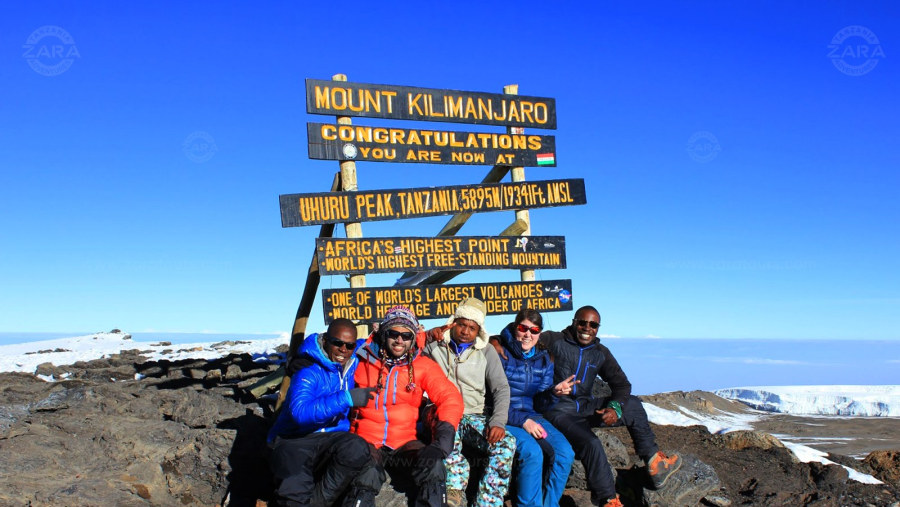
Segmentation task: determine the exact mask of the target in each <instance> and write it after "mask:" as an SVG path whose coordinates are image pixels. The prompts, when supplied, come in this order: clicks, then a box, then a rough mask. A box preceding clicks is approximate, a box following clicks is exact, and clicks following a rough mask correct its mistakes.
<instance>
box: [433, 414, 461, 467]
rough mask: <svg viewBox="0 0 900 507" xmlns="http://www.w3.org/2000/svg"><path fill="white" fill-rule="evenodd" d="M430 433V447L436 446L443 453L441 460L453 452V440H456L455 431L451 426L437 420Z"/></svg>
mask: <svg viewBox="0 0 900 507" xmlns="http://www.w3.org/2000/svg"><path fill="white" fill-rule="evenodd" d="M431 432H432V433H431V445H436V446H437V447H438V449H440V450H441V451H442V452H443V453H444V455H443V457H442V458H441V459H443V458H446V457H447V456H449V455H450V453H451V452H453V440H454V438H456V430H455V429H453V425H452V424H450V423H448V422H446V421H441V420H440V419H438V420H436V421H435V423H434V427H433V428H432V429H431Z"/></svg>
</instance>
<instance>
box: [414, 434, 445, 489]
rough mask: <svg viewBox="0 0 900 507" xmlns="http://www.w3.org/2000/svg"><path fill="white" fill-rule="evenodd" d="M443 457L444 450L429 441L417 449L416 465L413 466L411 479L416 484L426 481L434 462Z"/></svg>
mask: <svg viewBox="0 0 900 507" xmlns="http://www.w3.org/2000/svg"><path fill="white" fill-rule="evenodd" d="M443 459H444V451H442V450H441V448H440V447H439V446H438V445H437V443H431V444H428V445H426V446H425V447H423V448H422V450H421V451H419V455H418V456H416V466H415V468H413V479H414V480H415V481H416V483H417V484H422V483H425V482H428V481H427V479H428V478H429V477H430V476H431V469H432V467H433V466H434V464H435V463H436V462H438V461H443Z"/></svg>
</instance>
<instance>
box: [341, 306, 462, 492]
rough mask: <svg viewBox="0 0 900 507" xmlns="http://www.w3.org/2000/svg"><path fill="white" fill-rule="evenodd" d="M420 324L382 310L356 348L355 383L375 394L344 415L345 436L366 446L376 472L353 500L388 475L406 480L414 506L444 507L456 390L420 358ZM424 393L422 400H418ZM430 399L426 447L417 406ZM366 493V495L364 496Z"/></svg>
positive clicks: (404, 311) (400, 309) (403, 311)
mask: <svg viewBox="0 0 900 507" xmlns="http://www.w3.org/2000/svg"><path fill="white" fill-rule="evenodd" d="M417 335H419V322H418V320H417V319H416V316H415V315H414V314H413V313H412V311H410V310H409V309H408V308H406V307H405V306H395V307H393V308H391V309H389V310H388V312H387V314H386V315H385V317H384V320H383V321H382V322H381V325H380V326H379V328H378V330H377V331H376V332H375V333H373V334H372V336H371V337H369V340H368V341H366V343H365V344H364V345H363V346H362V347H360V348H359V350H358V351H357V358H358V359H359V366H358V367H357V369H356V375H355V380H356V385H357V386H358V387H362V388H372V387H374V388H375V389H376V390H375V399H374V400H370V401H369V402H368V404H366V405H365V406H363V407H359V408H357V409H356V410H355V411H354V412H353V413H352V414H351V416H350V418H351V423H350V431H352V432H354V433H356V434H357V435H359V436H361V437H363V439H365V440H366V441H367V442H369V445H370V449H369V450H370V452H371V454H372V458H373V460H374V462H375V467H374V468H373V469H371V470H369V471H368V472H366V473H363V474H361V476H360V478H359V479H358V480H357V481H356V482H355V483H354V485H355V488H356V498H358V499H359V500H360V501H361V502H362V503H361V505H366V502H367V501H368V500H371V502H372V503H371V505H374V495H375V494H377V492H378V490H379V489H380V488H381V485H382V483H383V482H384V479H385V475H384V471H385V470H386V471H387V472H388V473H390V474H391V476H392V477H395V478H396V477H399V476H402V477H407V478H408V477H410V476H411V477H412V478H413V480H414V482H415V486H416V488H415V489H417V492H416V503H415V504H416V505H422V506H424V505H428V506H435V507H439V506H441V505H443V504H444V501H445V500H444V496H445V484H446V471H445V470H444V458H446V457H447V456H448V455H449V454H450V452H451V451H452V450H453V438H454V435H455V434H456V428H457V426H458V425H459V420H460V418H461V417H462V414H463V400H462V395H461V394H460V393H459V390H458V389H457V388H456V386H454V385H453V384H452V383H451V382H450V381H449V380H448V379H447V376H446V375H444V372H443V370H441V368H440V367H439V366H438V365H437V363H435V362H434V361H433V360H431V359H430V358H428V357H426V356H424V355H422V354H421V352H420V350H419V344H418V343H417V342H422V343H424V333H423V334H422V335H421V336H417ZM425 396H427V398H425ZM429 400H430V402H431V403H433V404H434V411H433V412H432V415H433V417H430V419H431V421H429V422H430V429H431V442H430V443H429V444H426V443H425V442H422V441H421V440H419V439H417V437H416V423H417V422H418V420H419V414H420V409H421V408H422V407H423V406H424V405H425V404H426V403H428V402H429ZM369 495H371V497H370V496H369Z"/></svg>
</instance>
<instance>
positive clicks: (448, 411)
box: [350, 338, 463, 449]
mask: <svg viewBox="0 0 900 507" xmlns="http://www.w3.org/2000/svg"><path fill="white" fill-rule="evenodd" d="M377 351H378V346H377V345H376V344H374V343H372V339H371V338H369V339H368V340H367V341H366V343H365V345H363V346H362V347H360V348H359V349H358V350H357V352H356V354H357V357H358V359H359V366H357V368H356V375H355V380H356V385H357V387H376V386H377V385H378V372H379V370H381V372H382V374H381V383H382V386H383V388H382V389H381V390H380V391H378V392H376V393H375V399H374V400H369V404H368V405H366V406H365V407H360V408H357V409H355V410H354V413H352V414H351V415H350V431H352V432H353V433H356V434H357V435H359V436H361V437H363V438H364V439H365V440H366V441H368V442H370V443H371V444H373V445H374V446H375V447H381V446H385V445H386V446H388V447H390V448H392V449H397V448H399V447H400V446H402V445H403V444H405V443H407V442H409V441H412V440H415V439H416V422H417V420H418V418H419V408H420V407H421V406H422V404H423V403H425V401H424V400H423V394H426V393H427V396H428V399H430V400H431V401H432V402H433V403H434V404H435V407H436V409H437V413H436V415H437V418H438V419H440V420H441V421H445V422H448V423H450V424H452V425H453V428H454V429H456V428H457V427H458V426H459V420H460V419H461V418H462V415H463V399H462V395H461V394H459V390H458V389H457V388H456V386H455V385H453V383H451V382H450V381H449V380H448V379H447V376H446V375H444V372H443V370H441V368H440V366H438V364H437V363H435V362H434V361H433V360H432V359H430V358H428V357H425V356H424V355H422V354H421V352H420V351H419V350H418V348H417V349H416V350H415V352H414V358H413V362H412V365H413V383H412V385H411V384H410V382H409V369H408V365H407V364H406V362H403V363H402V364H397V365H394V366H392V367H390V368H388V367H386V366H385V365H384V363H383V362H382V361H381V359H380V358H379V357H378V352H377Z"/></svg>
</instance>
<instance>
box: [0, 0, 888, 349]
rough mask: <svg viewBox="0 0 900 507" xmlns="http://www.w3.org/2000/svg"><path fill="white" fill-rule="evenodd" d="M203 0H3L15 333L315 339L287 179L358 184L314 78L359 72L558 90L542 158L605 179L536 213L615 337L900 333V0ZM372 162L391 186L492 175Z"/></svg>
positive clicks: (367, 178) (394, 229)
mask: <svg viewBox="0 0 900 507" xmlns="http://www.w3.org/2000/svg"><path fill="white" fill-rule="evenodd" d="M189 4H190V5H184V4H181V3H174V2H165V3H164V2H159V3H153V4H151V5H136V4H134V3H126V4H121V3H113V2H98V3H94V4H92V5H91V6H80V5H76V4H74V3H68V2H67V3H47V2H36V3H27V4H25V3H18V4H16V5H11V4H9V3H7V4H4V5H3V7H0V90H2V94H0V231H2V232H0V308H2V311H0V331H60V332H68V331H96V330H106V329H110V328H113V327H118V328H121V329H124V330H127V331H132V332H139V331H147V330H163V331H185V332H198V331H204V330H214V331H219V332H244V333H246V332H276V331H286V330H289V329H290V326H291V324H292V322H293V317H294V312H295V311H296V307H297V303H298V302H299V297H300V292H301V289H302V285H303V282H304V277H305V274H306V270H307V267H308V263H309V258H310V255H311V252H312V248H313V244H314V238H315V235H316V233H317V230H318V227H308V228H290V229H282V228H281V222H280V215H279V209H278V195H279V194H288V193H301V192H318V191H324V190H327V188H328V187H329V185H330V183H331V179H332V176H333V174H334V172H335V171H336V170H337V162H329V161H318V160H309V159H308V158H307V153H306V127H305V124H306V123H307V122H327V121H329V118H328V117H325V116H314V115H307V114H306V111H305V105H304V84H303V83H304V81H303V80H304V79H305V78H316V79H329V78H330V77H331V76H332V75H333V74H336V73H344V74H347V75H348V77H349V79H350V81H357V82H368V83H384V84H395V85H406V86H418V87H429V88H448V89H458V90H470V91H485V92H500V91H501V90H502V87H503V85H506V84H511V83H517V84H518V85H519V91H520V93H521V94H524V95H535V96H544V97H554V98H556V100H557V116H558V122H559V128H558V129H557V130H556V131H553V132H547V131H536V130H532V131H530V132H534V133H538V134H549V135H555V136H556V144H557V162H558V166H557V167H555V168H528V169H526V175H527V177H528V178H529V179H552V178H575V177H580V178H584V179H585V182H586V187H587V199H588V204H587V205H585V206H580V207H563V208H555V209H542V210H534V211H532V212H531V218H532V233H533V234H539V235H564V236H566V240H567V254H568V269H566V270H552V271H551V270H545V271H540V272H539V273H538V277H539V278H540V279H556V278H571V279H572V280H573V292H574V302H575V305H576V306H579V305H583V304H593V305H594V306H596V307H598V308H599V309H600V311H601V314H602V315H603V326H604V327H603V328H601V332H602V333H605V334H611V335H616V336H629V337H642V336H659V337H664V338H674V337H680V338H742V337H743V338H747V337H752V338H826V339H856V338H868V339H897V338H900V334H898V330H900V260H898V259H900V240H898V237H900V235H898V232H900V231H898V219H900V204H898V200H897V192H898V188H900V186H898V183H900V175H898V168H900V148H898V142H900V122H898V121H897V118H898V117H900V114H898V113H900V111H898V109H900V107H898V103H900V101H898V100H897V92H896V90H897V88H898V81H900V80H898V78H900V72H898V68H897V65H896V63H895V61H896V59H897V58H900V52H898V51H900V49H898V48H900V7H898V6H896V5H894V4H892V3H889V2H880V3H875V2H867V3H859V4H858V5H851V4H850V3H849V2H844V3H838V2H828V3H814V2H802V3H796V4H795V5H785V4H784V3H783V2H727V3H726V4H727V5H723V3H721V2H689V3H685V4H682V5H675V4H672V3H670V2H647V3H641V4H640V5H620V4H614V3H599V2H597V3H583V4H576V3H573V2H515V3H507V4H500V3H487V2H454V3H446V4H429V3H421V2H403V3H396V4H387V3H385V4H372V3H364V2H340V3H338V4H332V5H329V4H326V3H317V4H312V3H310V4H309V5H306V4H304V5H294V4H293V3H286V2H285V3H275V2H271V3H266V4H262V5H254V6H251V5H250V4H249V3H243V2H216V3H208V4H206V3H189ZM44 26H52V27H59V28H61V29H62V30H64V32H65V33H67V34H68V35H69V36H71V40H70V41H68V42H66V41H64V40H63V39H62V38H60V37H62V36H61V35H59V32H52V33H50V34H49V35H44V36H43V38H40V37H41V34H43V32H39V33H38V34H37V35H35V32H36V31H37V30H38V29H40V28H41V27H44ZM853 26H861V27H865V29H866V31H865V32H860V31H858V30H857V31H854V32H852V33H851V32H844V33H845V34H847V33H851V34H850V35H846V36H844V37H843V38H842V39H841V43H840V44H839V45H838V47H837V48H829V45H830V44H831V43H832V39H833V38H835V37H839V38H840V34H841V33H842V32H841V30H843V29H845V28H846V27H853ZM860 33H864V34H867V35H870V38H869V39H865V38H863V37H862V36H860V35H859V34H860ZM872 36H874V37H876V38H877V43H876V42H873V40H874V39H872V38H871V37H872ZM35 38H39V41H38V42H37V43H36V44H32V45H29V41H30V40H35ZM41 41H42V42H41ZM41 44H43V45H48V46H52V45H57V46H62V47H63V49H64V50H65V55H64V56H67V57H70V58H71V60H72V62H71V66H69V67H68V68H62V67H60V66H59V64H60V62H62V61H63V60H64V59H65V58H63V57H62V56H59V55H53V54H52V50H50V51H51V53H49V54H45V55H41V54H40V52H39V50H40V46H41ZM73 47H74V48H75V50H74V52H73V49H72V48H73ZM829 54H830V55H832V56H831V57H829ZM29 60H37V62H36V63H35V62H32V63H35V65H36V67H37V69H38V70H35V68H34V66H33V65H32V64H31V63H29ZM873 64H874V67H872V65H873ZM866 65H868V67H866ZM854 69H856V70H854ZM41 71H43V73H42V72H41ZM47 73H49V74H53V75H50V76H48V75H45V74H47ZM854 73H856V74H859V75H852V74H854ZM358 123H360V124H375V123H377V122H376V121H358ZM391 124H393V125H394V126H399V127H407V128H409V127H415V126H416V124H415V123H413V122H398V121H394V122H391ZM429 127H430V128H446V129H448V130H466V128H467V127H468V126H466V125H454V124H436V123H433V124H430V125H429ZM492 131H500V129H499V128H495V129H493V130H492ZM198 136H199V137H198ZM198 138H199V139H203V140H205V141H206V142H208V143H209V145H210V146H213V148H212V149H211V150H210V151H207V152H204V153H203V155H206V157H202V156H201V157H198V155H197V153H196V152H193V151H191V150H189V149H186V148H185V144H186V143H188V144H190V142H192V141H189V140H196V139H198ZM209 155H212V156H211V157H209ZM357 170H358V173H359V186H360V188H363V189H374V188H397V187H402V186H410V187H412V186H440V185H458V184H467V183H474V182H477V181H480V180H481V178H482V177H483V176H484V174H485V172H486V171H487V167H477V166H448V165H426V164H415V165H406V164H377V163H365V162H361V163H359V164H358V167H357ZM511 221H512V213H490V214H481V215H477V216H476V217H475V218H473V219H472V220H471V221H470V223H469V224H467V226H466V227H465V228H464V229H463V230H462V233H463V234H466V235H492V234H496V233H498V232H499V231H500V230H502V229H503V228H505V227H506V225H508V224H509V223H510V222H511ZM444 222H445V219H442V218H433V219H418V220H402V221H394V222H378V223H365V224H363V233H364V235H366V236H410V235H422V236H427V235H433V234H434V233H435V232H437V231H438V230H439V229H440V227H441V226H442V225H443V223H444ZM518 276H519V275H518V272H515V271H482V272H473V273H467V274H465V275H463V276H460V277H459V278H458V279H457V280H458V281H460V282H468V281H472V282H487V281H514V280H518ZM395 278H396V275H377V276H369V279H368V285H370V286H380V285H390V284H392V283H393V280H394V279H395ZM346 285H347V282H346V281H345V279H344V278H343V277H327V278H324V279H323V281H322V286H321V287H322V288H337V287H344V286H346ZM570 317H571V315H570V314H565V313H560V314H548V315H547V318H548V321H549V323H550V325H551V326H552V327H555V328H561V327H563V326H565V325H566V324H567V323H568V319H569V318H570ZM506 320H507V319H505V318H492V319H491V320H490V321H489V322H490V324H489V326H491V327H496V326H500V325H502V324H503V322H505V321H506ZM432 323H436V322H434V321H432V322H429V323H428V324H432ZM320 325H321V303H320V302H319V301H317V302H316V305H315V307H314V318H313V321H312V325H311V327H313V328H317V327H318V326H320Z"/></svg>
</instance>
